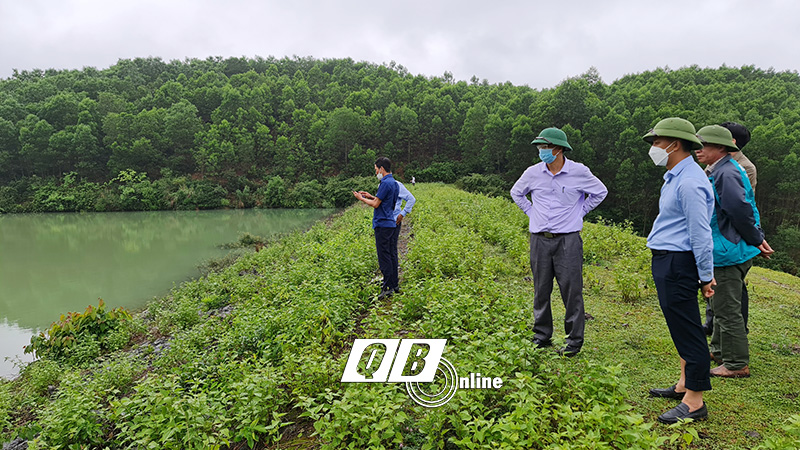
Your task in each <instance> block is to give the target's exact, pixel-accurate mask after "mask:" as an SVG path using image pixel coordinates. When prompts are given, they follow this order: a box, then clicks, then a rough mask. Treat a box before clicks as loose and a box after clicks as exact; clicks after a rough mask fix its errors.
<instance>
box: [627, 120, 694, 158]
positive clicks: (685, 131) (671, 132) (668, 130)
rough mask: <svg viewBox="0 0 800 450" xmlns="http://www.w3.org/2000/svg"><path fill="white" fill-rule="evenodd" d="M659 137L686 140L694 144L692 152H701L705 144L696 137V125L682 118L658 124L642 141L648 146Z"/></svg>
mask: <svg viewBox="0 0 800 450" xmlns="http://www.w3.org/2000/svg"><path fill="white" fill-rule="evenodd" d="M657 137H671V138H678V139H684V140H687V141H689V142H691V143H692V148H691V150H700V149H701V148H703V143H702V142H700V139H697V136H696V135H695V129H694V125H692V122H689V121H688V120H686V119H681V118H680V117H670V118H669V119H664V120H662V121H661V122H658V123H657V124H656V126H655V127H654V128H653V129H652V130H650V131H648V132H647V134H645V135H644V136H643V137H642V139H644V140H645V142H647V143H648V144H652V143H653V141H654V140H655V138H657Z"/></svg>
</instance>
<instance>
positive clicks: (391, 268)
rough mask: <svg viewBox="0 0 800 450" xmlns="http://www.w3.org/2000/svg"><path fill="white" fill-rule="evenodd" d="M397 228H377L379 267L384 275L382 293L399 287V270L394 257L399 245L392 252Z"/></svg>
mask: <svg viewBox="0 0 800 450" xmlns="http://www.w3.org/2000/svg"><path fill="white" fill-rule="evenodd" d="M394 231H395V227H391V228H390V227H375V250H377V252H378V266H379V267H380V269H381V273H382V274H383V284H381V291H388V290H389V289H394V288H395V287H397V269H396V267H395V265H394V262H393V259H392V255H393V254H397V245H395V247H394V252H393V251H392V236H394Z"/></svg>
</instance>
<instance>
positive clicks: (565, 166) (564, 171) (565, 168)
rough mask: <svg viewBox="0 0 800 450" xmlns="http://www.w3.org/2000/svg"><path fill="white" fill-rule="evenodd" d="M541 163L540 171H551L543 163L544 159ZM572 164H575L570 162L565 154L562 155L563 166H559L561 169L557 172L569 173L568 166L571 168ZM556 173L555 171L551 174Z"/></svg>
mask: <svg viewBox="0 0 800 450" xmlns="http://www.w3.org/2000/svg"><path fill="white" fill-rule="evenodd" d="M541 164H542V172H546V173H551V172H550V169H548V168H547V163H545V162H544V161H542V163H541ZM574 164H575V163H574V162H572V161H570V160H568V159H567V157H566V156H565V157H564V166H563V167H562V168H561V170H560V171H559V172H558V173H569V170H570V168H571V167H572V166H573V165H574ZM558 173H556V174H553V176H556V175H558Z"/></svg>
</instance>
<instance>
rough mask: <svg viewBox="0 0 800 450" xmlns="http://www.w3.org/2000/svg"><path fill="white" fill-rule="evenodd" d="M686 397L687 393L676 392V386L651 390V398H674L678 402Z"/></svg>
mask: <svg viewBox="0 0 800 450" xmlns="http://www.w3.org/2000/svg"><path fill="white" fill-rule="evenodd" d="M684 395H686V391H683V392H675V385H674V384H673V385H672V386H670V387H668V388H665V389H659V388H653V389H650V397H661V398H674V399H676V400H681V399H683V396H684Z"/></svg>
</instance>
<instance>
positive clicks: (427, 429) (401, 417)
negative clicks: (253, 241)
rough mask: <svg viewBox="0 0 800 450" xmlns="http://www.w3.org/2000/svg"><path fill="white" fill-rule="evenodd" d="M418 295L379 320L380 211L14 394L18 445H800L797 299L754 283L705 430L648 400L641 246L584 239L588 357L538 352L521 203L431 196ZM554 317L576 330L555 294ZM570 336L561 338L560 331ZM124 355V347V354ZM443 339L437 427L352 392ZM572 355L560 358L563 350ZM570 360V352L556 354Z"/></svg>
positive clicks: (648, 303)
mask: <svg viewBox="0 0 800 450" xmlns="http://www.w3.org/2000/svg"><path fill="white" fill-rule="evenodd" d="M414 194H415V195H416V196H417V198H418V202H417V205H416V206H415V208H414V212H413V213H412V214H411V215H410V216H409V218H408V219H409V221H410V225H411V227H412V231H411V233H410V235H409V236H408V240H407V242H406V244H407V249H408V252H407V254H406V257H405V258H404V260H403V261H402V263H401V264H402V280H403V287H404V293H403V294H401V295H397V296H395V297H394V298H392V299H391V300H389V301H386V302H380V303H378V302H376V300H375V294H376V293H377V290H378V285H377V284H376V283H375V279H376V277H375V275H376V269H377V261H376V258H375V255H374V241H373V237H372V231H371V229H370V217H371V210H370V209H368V208H365V207H363V206H356V207H353V208H350V209H348V210H347V211H345V212H344V213H343V214H342V215H341V216H339V217H337V218H335V219H334V220H332V221H329V222H326V223H319V224H317V225H316V226H314V227H313V228H312V229H311V230H310V231H308V232H306V233H304V234H301V233H296V234H293V235H290V236H288V237H286V238H285V239H283V240H281V241H280V242H277V243H273V244H271V245H269V246H268V247H267V248H265V249H263V250H262V251H260V252H258V253H254V254H250V255H246V256H244V257H243V258H242V259H240V260H239V261H237V262H236V263H235V264H233V265H232V266H231V267H229V268H227V269H225V270H224V271H222V272H220V273H215V274H211V275H209V276H208V277H206V278H203V279H200V280H197V281H193V282H190V283H186V284H184V285H182V286H180V287H179V288H176V289H175V290H174V291H173V292H172V293H171V295H169V296H167V297H165V298H162V299H159V300H157V301H155V302H153V303H152V304H151V305H150V306H149V307H148V309H147V311H146V312H145V314H143V315H141V316H139V317H137V318H136V319H135V320H134V321H133V322H132V323H130V324H128V325H126V327H125V328H124V329H123V330H118V331H116V332H115V333H116V334H115V335H114V336H115V338H114V339H111V341H115V342H121V341H122V342H124V341H128V344H126V345H125V348H124V349H122V350H119V351H116V352H114V353H111V354H105V355H102V356H100V357H99V358H97V357H96V356H97V355H96V351H95V352H94V353H93V352H92V351H91V350H92V349H96V348H97V345H96V344H95V345H94V347H92V346H90V345H88V344H87V345H81V344H80V343H79V345H78V346H77V348H78V350H76V351H73V352H72V354H71V355H70V356H69V358H65V359H60V360H57V361H53V360H41V361H39V362H37V363H35V364H32V365H30V366H29V367H28V368H26V369H25V370H24V371H23V375H22V376H21V377H20V378H19V379H18V380H15V381H14V382H3V383H0V428H2V431H3V437H5V438H8V439H10V438H13V437H22V438H25V439H31V440H32V441H31V448H105V447H107V448H176V449H177V448H228V447H229V448H330V449H338V448H355V449H361V448H400V447H401V446H402V448H408V449H415V448H417V449H419V448H509V449H511V448H564V449H567V448H570V449H572V448H587V449H601V448H659V447H665V448H675V447H677V446H684V447H691V448H709V449H710V448H752V447H756V446H759V445H760V446H762V448H791V447H792V446H797V445H798V443H800V440H798V439H797V437H798V436H797V433H798V432H799V431H800V418H798V417H796V416H795V418H794V421H795V426H794V427H789V428H788V429H787V430H786V431H784V430H783V429H782V428H781V427H782V426H783V425H784V424H785V423H786V421H787V420H788V419H789V418H790V417H792V415H793V414H796V413H797V411H798V400H797V396H798V394H800V387H799V386H800V385H799V384H798V382H797V377H798V374H799V373H800V370H798V368H800V355H798V353H800V331H799V330H798V328H797V326H796V323H797V318H798V317H800V280H799V279H797V278H795V277H791V276H789V275H786V274H782V273H776V272H771V271H768V270H763V269H759V268H754V269H753V270H752V272H751V274H750V276H749V277H748V281H749V283H750V292H751V319H750V329H751V332H750V346H751V359H752V362H751V369H752V371H753V373H754V376H753V377H752V378H750V379H745V380H716V379H715V380H713V381H712V384H713V386H714V390H713V391H711V392H710V393H709V394H708V395H707V402H708V405H709V410H710V414H711V418H710V420H708V421H706V422H701V423H695V424H688V425H682V426H680V427H665V426H662V425H656V424H654V423H653V422H654V421H655V417H656V416H657V415H658V414H659V413H661V412H662V411H664V410H665V409H667V408H669V407H671V406H672V403H670V402H669V401H666V400H656V399H650V398H648V397H647V390H648V389H649V388H650V387H652V386H667V385H669V384H670V383H672V382H674V381H675V380H676V379H677V355H676V353H675V350H674V347H673V346H672V343H671V341H670V339H669V334H668V332H667V329H666V325H665V324H664V320H663V317H662V316H661V313H660V311H659V308H658V304H657V300H656V296H655V291H654V289H653V286H652V282H651V281H650V277H649V255H648V253H647V250H646V248H645V247H644V240H643V239H641V238H638V237H636V236H634V235H633V234H632V233H631V232H630V231H629V230H626V229H624V228H622V227H609V226H604V225H596V224H586V227H585V229H584V232H583V240H584V247H585V257H586V258H585V259H586V264H585V265H584V279H585V299H586V308H587V312H588V313H590V314H591V315H592V316H593V317H594V319H593V320H590V321H589V322H588V323H587V331H586V345H585V347H584V351H583V352H582V353H581V354H580V355H579V356H578V357H577V358H573V359H565V358H560V357H557V356H556V355H555V354H554V353H553V352H552V351H549V350H533V349H532V348H531V345H530V339H531V333H530V331H529V326H530V324H531V321H532V305H531V303H532V295H533V286H532V283H531V282H530V278H529V277H528V276H529V267H528V244H527V233H526V229H527V220H526V218H525V216H524V215H523V214H522V213H521V212H519V211H518V210H517V208H516V206H515V205H514V204H513V203H511V202H510V201H509V200H506V199H497V198H487V197H485V196H481V195H474V194H468V193H465V192H463V191H459V190H456V189H453V188H451V187H447V186H443V185H418V186H417V187H416V189H415V190H414ZM553 300H554V302H553V304H554V306H555V308H554V317H555V320H556V322H557V323H559V322H560V320H561V318H563V308H561V307H560V306H559V303H560V301H559V297H558V292H555V293H554V299H553ZM558 328H559V327H557V329H558ZM120 336H121V337H120ZM358 337H375V338H411V337H420V338H446V339H448V343H447V347H446V349H445V354H444V356H445V358H447V359H448V360H449V361H451V362H453V364H454V365H455V367H456V368H457V369H458V372H459V375H460V376H466V374H468V373H469V372H480V373H481V374H484V375H487V376H492V377H500V378H502V379H503V381H504V385H503V387H502V388H500V389H498V390H493V389H486V390H459V391H458V392H457V393H456V395H455V397H454V398H453V399H452V400H451V401H450V402H449V403H447V404H446V405H444V406H442V407H439V408H434V409H426V408H423V407H421V406H417V405H416V404H415V403H413V402H412V401H411V400H410V398H409V397H408V395H407V394H406V392H405V390H404V387H403V386H402V385H399V384H342V383H340V382H339V379H340V377H341V373H342V370H343V368H344V363H345V361H346V358H347V355H348V350H349V347H350V345H351V344H352V341H353V339H355V338H358ZM559 340H560V339H558V337H557V341H559ZM557 343H560V342H557Z"/></svg>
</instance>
